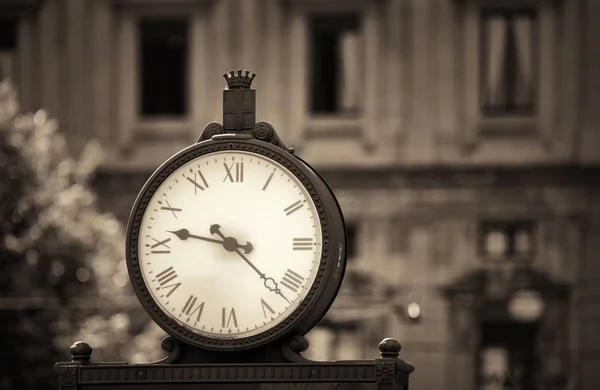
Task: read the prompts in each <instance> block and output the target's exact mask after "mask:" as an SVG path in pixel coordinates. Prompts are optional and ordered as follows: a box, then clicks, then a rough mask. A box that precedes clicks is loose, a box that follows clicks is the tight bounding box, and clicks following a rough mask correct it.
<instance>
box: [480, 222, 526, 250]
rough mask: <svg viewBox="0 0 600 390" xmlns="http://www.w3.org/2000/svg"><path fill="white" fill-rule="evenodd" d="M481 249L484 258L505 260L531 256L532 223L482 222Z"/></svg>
mask: <svg viewBox="0 0 600 390" xmlns="http://www.w3.org/2000/svg"><path fill="white" fill-rule="evenodd" d="M481 230H482V235H481V239H482V242H481V249H482V252H483V253H482V254H483V255H484V256H485V257H488V258H493V259H506V258H511V257H517V258H521V257H529V256H531V255H532V254H533V230H534V229H533V223H531V222H484V223H483V225H482V229H481Z"/></svg>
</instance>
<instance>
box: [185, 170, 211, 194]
mask: <svg viewBox="0 0 600 390" xmlns="http://www.w3.org/2000/svg"><path fill="white" fill-rule="evenodd" d="M190 173H193V174H194V178H193V179H192V178H191V177H186V179H187V181H189V182H190V183H192V184H193V185H194V195H196V193H197V192H198V190H200V191H204V189H205V188H208V183H207V182H206V179H205V178H204V175H203V174H202V172H201V171H200V170H198V171H197V172H194V170H193V169H190ZM198 180H200V181H201V182H202V184H204V187H202V185H200V183H198Z"/></svg>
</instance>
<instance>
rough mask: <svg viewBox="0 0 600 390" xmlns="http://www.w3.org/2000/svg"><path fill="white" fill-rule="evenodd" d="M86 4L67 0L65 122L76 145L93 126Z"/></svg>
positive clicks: (73, 143)
mask: <svg viewBox="0 0 600 390" xmlns="http://www.w3.org/2000/svg"><path fill="white" fill-rule="evenodd" d="M86 4H87V2H83V1H81V0H66V2H65V8H66V9H65V13H66V22H65V28H66V31H65V39H66V46H67V53H66V58H67V64H66V65H67V66H66V79H67V91H66V92H67V93H66V95H65V98H66V101H67V113H66V117H65V118H64V119H63V121H65V122H66V127H67V132H68V133H69V137H70V139H71V140H72V145H74V147H75V148H78V147H79V146H80V142H81V141H82V140H83V138H84V137H85V135H84V134H85V130H86V127H87V126H90V125H91V117H90V115H89V114H90V110H89V109H88V108H89V107H88V106H87V104H88V102H89V101H90V100H91V99H89V98H88V97H86V90H88V89H87V88H86V83H87V80H88V77H87V69H86V61H85V60H86V59H87V58H88V51H87V50H88V48H89V44H88V40H87V35H86V33H87V23H88V21H87V16H88V15H86V12H85V11H86Z"/></svg>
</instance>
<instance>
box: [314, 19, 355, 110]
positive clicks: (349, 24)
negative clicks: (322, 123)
mask: <svg viewBox="0 0 600 390" xmlns="http://www.w3.org/2000/svg"><path fill="white" fill-rule="evenodd" d="M310 32H311V36H310V43H311V53H310V58H311V59H312V62H311V69H310V70H311V72H310V76H311V80H310V87H311V88H310V89H311V92H310V93H311V95H310V111H311V112H312V113H316V114H350V115H356V114H358V112H359V110H360V102H361V98H362V93H363V91H362V90H361V86H362V69H361V64H362V61H361V60H362V58H363V54H362V43H361V36H360V22H359V17H358V15H357V14H343V15H327V16H325V15H318V16H313V17H312V18H311V21H310Z"/></svg>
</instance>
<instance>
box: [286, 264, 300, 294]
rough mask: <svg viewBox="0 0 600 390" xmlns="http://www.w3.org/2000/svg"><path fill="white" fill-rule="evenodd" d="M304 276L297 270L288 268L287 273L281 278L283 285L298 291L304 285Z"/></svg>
mask: <svg viewBox="0 0 600 390" xmlns="http://www.w3.org/2000/svg"><path fill="white" fill-rule="evenodd" d="M303 281H304V278H303V277H302V276H300V275H298V274H297V273H296V272H294V271H292V270H291V269H288V270H287V271H285V275H283V279H281V285H282V286H284V287H287V288H289V289H290V290H292V291H293V292H298V289H299V288H300V287H301V286H302V282H303Z"/></svg>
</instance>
